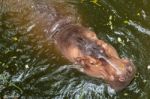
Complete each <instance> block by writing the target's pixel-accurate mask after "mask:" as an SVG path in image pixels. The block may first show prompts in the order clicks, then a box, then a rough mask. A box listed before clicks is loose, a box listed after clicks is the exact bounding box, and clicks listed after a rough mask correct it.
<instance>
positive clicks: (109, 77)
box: [57, 26, 136, 91]
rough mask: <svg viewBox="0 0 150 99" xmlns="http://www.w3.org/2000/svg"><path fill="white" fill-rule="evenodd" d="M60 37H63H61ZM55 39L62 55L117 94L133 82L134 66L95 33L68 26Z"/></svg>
mask: <svg viewBox="0 0 150 99" xmlns="http://www.w3.org/2000/svg"><path fill="white" fill-rule="evenodd" d="M61 34H62V35H61ZM59 35H60V36H58V37H57V38H58V39H57V44H58V46H59V48H60V50H61V52H62V53H63V54H64V56H66V58H68V59H69V60H70V61H71V62H74V63H76V64H79V65H81V66H80V67H78V68H77V69H78V70H80V71H82V72H83V73H85V74H87V75H89V76H92V77H96V78H101V79H104V80H105V81H106V82H107V83H108V84H109V85H110V86H111V87H112V88H113V89H115V90H116V91H119V90H122V89H124V88H125V87H127V85H129V84H130V82H131V81H132V80H133V78H134V75H135V71H136V69H135V66H134V64H133V63H132V61H130V60H129V59H121V58H120V57H119V55H118V53H117V52H116V50H115V49H114V48H113V47H112V46H111V45H110V44H108V43H106V42H104V41H103V40H99V39H98V38H97V37H96V34H95V33H94V32H91V31H89V30H88V29H86V28H83V27H80V26H70V27H69V28H67V29H66V30H63V31H62V33H60V34H59Z"/></svg>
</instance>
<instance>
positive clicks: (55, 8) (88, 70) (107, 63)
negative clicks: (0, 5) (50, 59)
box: [10, 0, 136, 91]
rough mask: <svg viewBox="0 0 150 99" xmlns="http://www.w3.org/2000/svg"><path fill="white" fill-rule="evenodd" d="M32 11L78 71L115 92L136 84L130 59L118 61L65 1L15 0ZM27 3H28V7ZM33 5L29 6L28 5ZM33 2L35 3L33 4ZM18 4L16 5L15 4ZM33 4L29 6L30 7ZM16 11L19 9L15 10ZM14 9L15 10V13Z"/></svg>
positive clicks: (44, 31)
mask: <svg viewBox="0 0 150 99" xmlns="http://www.w3.org/2000/svg"><path fill="white" fill-rule="evenodd" d="M10 2H17V3H16V4H18V3H19V2H21V4H22V5H21V4H20V5H19V4H18V5H19V7H20V11H22V8H21V7H22V6H26V8H29V9H28V10H30V12H31V13H29V14H33V13H34V14H33V16H34V18H33V16H31V17H32V18H33V19H35V20H34V22H35V23H38V24H39V25H41V26H40V27H41V29H43V34H44V35H46V37H47V38H48V39H50V41H53V42H54V43H55V45H56V47H57V48H58V50H59V51H60V52H61V53H62V55H63V56H64V57H65V58H66V59H68V60H69V61H70V62H72V63H73V64H75V65H74V66H76V68H75V69H77V70H78V71H79V72H82V73H84V74H86V75H88V76H91V77H95V78H99V79H103V80H104V81H105V82H106V83H107V84H109V85H110V86H111V87H112V88H113V89H115V90H116V91H119V90H122V89H124V88H126V87H127V86H128V85H129V84H130V83H131V81H132V80H133V78H134V76H135V72H136V68H135V65H134V64H133V62H132V61H131V60H130V59H128V58H121V57H119V55H118V53H117V51H116V50H115V48H114V47H112V46H111V45H110V44H108V43H107V42H105V41H104V40H102V39H100V37H99V38H98V37H97V36H96V33H95V32H93V31H91V30H90V29H89V28H87V27H84V26H83V25H82V23H81V21H79V20H78V18H77V16H75V15H76V11H74V10H75V9H74V10H71V7H70V8H69V7H68V6H66V5H69V4H68V3H65V1H62V0H12V1H10ZM26 2H28V3H26ZM29 2H30V3H29ZM31 2H32V3H31ZM12 4H15V3H12ZM29 4H30V5H29ZM13 6H16V5H13ZM16 9H17V7H16ZM16 9H15V10H16Z"/></svg>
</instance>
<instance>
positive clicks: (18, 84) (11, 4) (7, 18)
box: [0, 0, 150, 99]
mask: <svg viewBox="0 0 150 99" xmlns="http://www.w3.org/2000/svg"><path fill="white" fill-rule="evenodd" d="M49 1H51V0H49ZM58 2H61V3H56V4H55V5H57V6H58V8H59V9H60V10H62V9H63V7H64V5H65V9H63V10H62V11H64V10H65V11H66V12H67V11H68V13H71V14H72V15H73V16H74V17H76V18H77V19H76V20H78V21H80V22H81V23H82V24H83V25H84V26H86V27H89V28H90V29H91V30H93V31H95V32H96V33H97V35H98V37H99V38H100V39H103V40H105V41H107V42H109V43H110V44H112V45H113V46H114V47H115V48H116V50H117V51H118V53H119V54H120V56H121V57H129V58H131V59H132V61H133V62H134V64H135V65H136V67H137V74H136V77H135V79H134V80H133V82H132V83H131V84H130V86H128V87H127V88H126V89H125V90H123V91H121V92H118V93H114V92H113V91H112V90H111V89H110V88H109V87H108V86H107V85H106V84H105V82H103V81H102V80H100V79H95V78H91V77H89V76H87V75H84V74H82V73H80V72H78V71H76V70H74V69H70V68H66V67H69V66H70V65H71V63H70V62H68V61H67V60H66V59H65V58H64V57H63V56H62V55H61V54H60V52H59V51H58V50H57V48H56V47H55V45H54V44H53V43H52V42H50V41H49V40H48V39H47V38H46V37H45V35H44V33H45V31H44V30H45V28H46V25H45V23H46V22H47V20H46V18H45V19H42V17H43V16H42V15H39V13H37V12H36V11H35V10H34V9H33V7H34V3H33V2H32V0H0V95H1V98H8V97H9V98H14V97H16V98H22V99H24V98H29V99H30V98H31V99H38V98H39V99H41V98H42V99H43V98H44V99H45V98H46V99H47V98H49V99H64V98H69V99H141V98H143V99H149V98H150V94H149V92H150V76H149V75H150V58H149V57H150V6H149V3H150V1H149V0H140V1H138V2H137V0H130V1H128V2H127V1H126V0H81V1H80V0H71V1H70V0H69V1H62V0H58ZM41 19H42V20H41Z"/></svg>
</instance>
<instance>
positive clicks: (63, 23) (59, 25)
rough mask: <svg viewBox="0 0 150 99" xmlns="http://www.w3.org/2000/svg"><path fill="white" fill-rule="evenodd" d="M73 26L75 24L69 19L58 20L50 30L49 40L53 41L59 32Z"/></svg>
mask: <svg viewBox="0 0 150 99" xmlns="http://www.w3.org/2000/svg"><path fill="white" fill-rule="evenodd" d="M73 24H75V23H74V22H73V21H72V19H71V17H68V18H64V19H60V20H58V21H57V22H55V23H54V25H53V26H52V27H51V29H50V34H51V35H50V39H53V40H55V39H56V37H57V35H58V34H59V33H60V32H61V31H63V30H65V29H66V28H67V27H70V26H71V25H73Z"/></svg>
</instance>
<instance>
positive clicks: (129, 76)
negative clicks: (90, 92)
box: [108, 59, 136, 91]
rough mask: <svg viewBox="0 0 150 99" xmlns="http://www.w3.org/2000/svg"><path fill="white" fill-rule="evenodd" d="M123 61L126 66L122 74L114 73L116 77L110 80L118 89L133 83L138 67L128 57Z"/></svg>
mask: <svg viewBox="0 0 150 99" xmlns="http://www.w3.org/2000/svg"><path fill="white" fill-rule="evenodd" d="M123 63H124V64H125V67H124V70H123V71H121V74H119V75H117V74H114V79H113V80H109V81H108V83H109V84H110V86H111V87H112V88H113V89H115V90H116V91H120V90H123V89H124V88H126V87H127V86H128V85H129V84H130V83H131V81H132V80H133V78H134V76H135V73H136V68H135V66H134V64H133V63H132V61H130V60H127V59H126V60H125V62H124V61H123Z"/></svg>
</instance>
